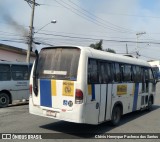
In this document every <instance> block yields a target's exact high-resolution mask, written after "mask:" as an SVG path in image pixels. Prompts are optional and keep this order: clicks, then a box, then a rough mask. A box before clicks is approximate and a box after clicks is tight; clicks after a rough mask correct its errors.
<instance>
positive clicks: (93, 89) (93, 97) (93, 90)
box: [92, 84, 95, 100]
mask: <svg viewBox="0 0 160 142" xmlns="http://www.w3.org/2000/svg"><path fill="white" fill-rule="evenodd" d="M92 100H95V85H94V84H92Z"/></svg>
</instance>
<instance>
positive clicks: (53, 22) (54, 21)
mask: <svg viewBox="0 0 160 142" xmlns="http://www.w3.org/2000/svg"><path fill="white" fill-rule="evenodd" d="M51 23H52V24H55V23H57V21H56V20H52V21H51V22H49V23H47V24H45V25H44V26H43V27H42V28H40V29H38V30H37V31H36V32H34V34H36V33H38V32H39V31H40V30H42V29H43V28H44V27H46V26H47V25H49V24H51Z"/></svg>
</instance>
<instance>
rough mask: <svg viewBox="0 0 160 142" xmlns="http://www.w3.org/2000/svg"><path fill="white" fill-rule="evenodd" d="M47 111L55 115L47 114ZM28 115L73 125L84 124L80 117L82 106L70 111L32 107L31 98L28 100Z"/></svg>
mask: <svg viewBox="0 0 160 142" xmlns="http://www.w3.org/2000/svg"><path fill="white" fill-rule="evenodd" d="M48 111H52V112H55V114H52V115H51V114H49V115H48V114H47V112H48ZM29 113H31V114H34V115H38V116H43V117H47V118H53V119H57V120H63V121H68V122H75V123H85V122H84V119H83V117H82V106H79V107H77V106H76V109H74V110H72V111H62V110H61V109H58V110H57V109H53V108H47V107H41V106H38V105H34V104H33V101H32V98H31V97H30V98H29Z"/></svg>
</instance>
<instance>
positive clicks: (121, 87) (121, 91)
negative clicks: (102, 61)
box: [117, 85, 127, 95]
mask: <svg viewBox="0 0 160 142" xmlns="http://www.w3.org/2000/svg"><path fill="white" fill-rule="evenodd" d="M125 94H127V85H117V95H125Z"/></svg>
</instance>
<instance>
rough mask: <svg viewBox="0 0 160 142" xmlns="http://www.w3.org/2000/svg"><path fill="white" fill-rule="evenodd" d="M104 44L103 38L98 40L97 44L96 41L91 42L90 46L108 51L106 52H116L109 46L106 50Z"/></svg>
mask: <svg viewBox="0 0 160 142" xmlns="http://www.w3.org/2000/svg"><path fill="white" fill-rule="evenodd" d="M102 44H103V40H100V41H99V42H97V43H95V44H94V43H92V44H90V45H89V47H91V48H94V49H97V50H102V51H106V52H111V53H116V51H114V50H113V49H111V48H108V49H105V50H104V49H103V46H102Z"/></svg>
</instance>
